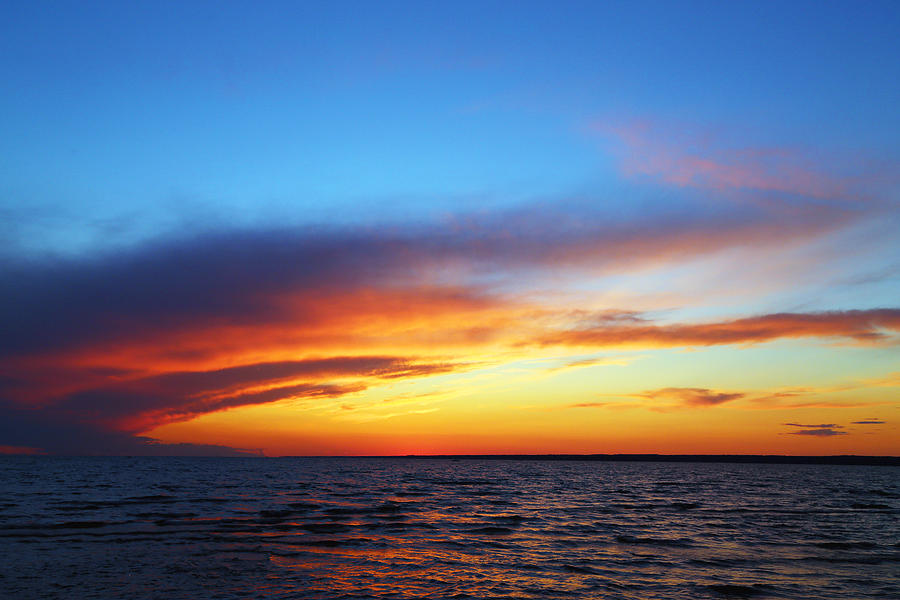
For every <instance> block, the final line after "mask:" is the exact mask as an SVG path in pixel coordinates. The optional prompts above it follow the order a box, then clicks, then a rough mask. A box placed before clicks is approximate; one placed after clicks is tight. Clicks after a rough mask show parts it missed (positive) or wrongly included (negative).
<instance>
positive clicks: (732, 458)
mask: <svg viewBox="0 0 900 600" xmlns="http://www.w3.org/2000/svg"><path fill="white" fill-rule="evenodd" d="M371 458H376V457H374V456H373V457H371ZM381 458H416V459H429V458H431V459H434V458H440V459H455V460H474V459H477V460H553V461H567V460H570V461H574V460H585V461H604V462H698V463H762V464H776V465H779V464H784V465H875V466H895V467H896V466H900V456H856V455H840V456H786V455H780V454H431V455H425V454H410V455H407V456H386V457H381Z"/></svg>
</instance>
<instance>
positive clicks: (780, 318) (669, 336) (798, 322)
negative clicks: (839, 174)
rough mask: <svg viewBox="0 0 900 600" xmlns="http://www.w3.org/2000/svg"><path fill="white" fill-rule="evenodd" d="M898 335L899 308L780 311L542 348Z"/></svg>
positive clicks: (625, 327) (564, 340) (636, 327)
mask: <svg viewBox="0 0 900 600" xmlns="http://www.w3.org/2000/svg"><path fill="white" fill-rule="evenodd" d="M897 332H900V309H888V308H885V309H874V310H848V311H829V312H819V313H776V314H770V315H761V316H756V317H748V318H744V319H735V320H731V321H720V322H712V323H699V324H678V323H675V324H667V325H656V324H652V323H637V324H635V323H633V322H631V321H627V322H620V321H612V322H609V321H606V322H601V323H599V324H596V325H588V326H586V327H576V328H574V329H569V330H565V331H559V332H554V333H550V334H546V335H544V336H541V337H539V338H537V340H536V343H538V344H539V345H542V346H551V345H565V346H587V347H607V346H638V347H672V346H715V345H721V344H756V343H762V342H768V341H772V340H777V339H785V338H807V337H822V338H844V339H850V340H853V341H855V342H859V343H879V342H881V343H888V342H893V341H895V338H896V335H895V334H896V333H897Z"/></svg>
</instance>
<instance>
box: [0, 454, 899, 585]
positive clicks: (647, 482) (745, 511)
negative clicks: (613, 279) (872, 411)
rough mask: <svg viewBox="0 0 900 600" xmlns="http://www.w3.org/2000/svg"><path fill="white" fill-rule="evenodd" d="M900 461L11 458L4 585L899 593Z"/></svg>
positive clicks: (3, 468) (0, 568)
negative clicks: (886, 463) (885, 463)
mask: <svg viewBox="0 0 900 600" xmlns="http://www.w3.org/2000/svg"><path fill="white" fill-rule="evenodd" d="M898 518H900V469H898V468H897V467H863V466H829V465H754V464H695V463H679V464H671V463H670V464H664V463H603V462H547V461H501V460H496V461H493V460H489V461H479V460H457V461H453V460H431V459H428V460H425V459H422V460H415V459H338V458H333V459H221V458H212V459H197V458H185V459H173V458H43V457H41V458H29V457H10V458H3V459H0V524H2V529H0V556H2V557H3V560H2V561H0V597H2V598H25V599H28V598H65V599H67V600H68V599H71V598H104V599H106V598H128V599H130V600H141V599H150V598H266V599H268V598H329V599H330V598H606V599H619V598H621V599H642V600H643V599H648V598H690V599H694V598H744V597H752V598H815V599H828V598H840V599H842V600H843V599H847V598H900V520H898Z"/></svg>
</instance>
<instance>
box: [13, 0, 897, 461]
mask: <svg viewBox="0 0 900 600" xmlns="http://www.w3.org/2000/svg"><path fill="white" fill-rule="evenodd" d="M898 40H900V5H898V4H897V3H896V2H890V1H888V2H875V1H863V2H820V1H818V2H802V1H796V2H758V1H756V2H740V1H734V2H687V1H684V2H671V1H669V2H637V1H629V2H602V3H601V2H511V1H508V2H486V1H479V2H388V1H386V2H328V3H315V2H292V1H291V2H287V1H286V2H279V1H275V0H272V1H269V2H265V3H251V2H158V1H157V2H128V3H123V2H100V1H97V2H45V1H39V2H20V1H18V0H12V1H8V2H4V3H2V6H0V132H2V135H0V452H5V453H40V454H92V455H93V454H129V455H140V454H162V455H165V454H170V455H173V454H174V455H207V454H212V455H246V454H263V455H267V456H280V455H380V454H389V455H394V454H401V455H403V454H488V453H490V454H505V453H516V454H520V453H538V454H544V453H677V454H794V455H832V454H865V455H895V456H896V455H900V235H897V232H898V231H900V110H898V106H900V60H898V56H900V42H898Z"/></svg>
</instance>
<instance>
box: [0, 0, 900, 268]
mask: <svg viewBox="0 0 900 600" xmlns="http://www.w3.org/2000/svg"><path fill="white" fill-rule="evenodd" d="M3 11H4V13H5V14H6V17H5V18H4V19H3V20H2V21H3V24H2V25H0V27H2V28H3V30H2V35H0V39H2V42H0V44H2V47H0V50H2V52H0V74H2V81H3V83H2V86H3V88H4V89H3V93H2V94H0V98H2V99H0V108H2V110H0V127H2V130H3V131H4V132H6V133H5V135H4V136H3V138H2V140H0V144H2V145H0V151H2V156H3V164H4V169H3V170H4V175H3V178H2V180H0V186H2V188H0V189H2V190H3V196H4V199H3V205H4V207H5V210H7V211H13V213H14V215H15V214H18V213H20V212H21V211H23V210H24V211H25V212H32V213H33V212H36V213H38V216H37V217H35V216H32V214H26V215H25V216H24V217H22V218H24V219H26V220H27V221H28V222H29V224H30V225H31V226H32V227H37V223H39V222H42V220H41V219H42V218H46V219H51V220H52V219H54V218H56V217H58V218H59V220H61V221H63V223H59V222H53V223H52V225H51V226H50V228H51V229H52V230H53V232H54V234H53V235H51V236H50V237H49V238H46V237H45V236H42V237H44V239H45V242H44V243H45V244H51V245H53V246H58V248H59V249H60V250H63V251H65V249H66V248H67V247H69V246H71V245H73V244H74V245H82V246H83V245H84V244H87V245H94V244H98V243H100V244H102V243H103V242H102V240H103V239H104V238H106V235H104V234H103V233H100V234H98V235H91V234H90V233H89V231H91V228H92V227H94V228H96V227H100V228H101V229H102V225H103V224H104V223H107V222H108V221H110V220H111V222H112V223H113V225H111V226H114V227H115V228H117V229H121V227H122V226H123V225H124V226H125V229H126V230H128V231H133V232H134V233H135V234H136V235H137V234H143V235H149V234H150V233H151V232H153V231H158V230H159V229H166V228H172V227H180V226H182V224H183V223H182V221H183V220H184V219H187V220H188V221H189V222H190V221H193V220H195V219H204V218H223V219H227V220H232V219H234V220H238V221H250V222H258V221H259V220H264V221H265V220H281V219H284V218H287V217H288V216H290V218H291V219H301V220H310V221H331V222H334V221H335V220H345V219H346V220H363V221H365V220H367V219H372V218H375V217H376V216H379V215H380V216H382V217H384V216H387V217H388V218H392V219H398V218H399V219H402V218H406V217H409V216H412V217H413V218H416V217H422V218H429V217H433V216H434V215H435V214H438V215H439V214H441V213H442V212H443V211H448V210H451V211H452V210H456V209H459V208H467V209H471V208H491V207H494V206H508V205H511V204H515V203H519V202H531V201H534V200H537V199H540V198H545V197H553V198H562V197H567V196H570V197H571V196H594V197H598V196H605V197H607V198H608V197H610V196H613V195H616V196H623V195H624V196H628V195H630V196H631V197H639V196H640V191H639V190H627V189H622V187H621V185H620V182H618V181H616V180H615V179H616V178H615V173H614V165H613V164H612V161H611V157H610V156H609V154H608V153H607V152H606V151H605V150H606V148H605V140H603V139H598V137H597V136H594V135H592V134H591V133H590V131H589V129H590V126H591V124H592V123H593V122H595V121H596V120H598V119H605V120H624V119H633V118H644V117H646V116H648V115H649V116H652V117H653V118H654V119H661V120H665V121H672V122H675V123H682V124H684V126H685V127H712V128H715V129H723V130H725V131H727V132H728V134H729V135H734V136H740V143H743V144H750V145H782V144H794V145H801V146H806V147H808V148H812V149H814V150H817V151H821V152H825V153H827V152H829V151H834V150H835V149H836V148H839V149H841V150H842V151H847V152H855V151H862V152H868V153H877V155H878V157H879V158H884V157H886V156H887V157H891V158H894V159H895V158H896V157H897V154H898V147H897V146H898V142H897V136H896V135H894V133H895V132H896V131H898V129H900V116H898V111H897V110H896V108H895V107H896V106H897V105H898V102H900V66H898V61H897V60H896V58H895V57H896V54H897V43H896V34H897V32H898V24H900V22H898V19H900V17H898V11H897V10H896V5H895V4H893V3H890V2H888V3H874V2H865V3H858V4H857V3H854V4H852V5H851V4H850V3H820V2H814V3H803V2H797V3H787V4H784V3H758V2H752V3H740V2H729V3H719V2H707V3H704V2H700V3H692V2H687V3H672V2H659V3H652V2H651V3H636V2H628V3H596V2H586V3H562V4H551V3H540V2H539V3H512V2H499V3H490V2H488V3H483V2H478V3H428V2H423V3H377V4H376V3H366V2H338V3H328V4H325V3H321V4H320V3H295V2H284V3H278V2H269V3H265V4H263V5H259V6H255V5H252V4H249V3H196V2H189V3H174V2H173V3H157V2H153V3H120V2H109V3H102V2H96V3H79V2H73V3H55V2H53V3H47V2H12V3H6V4H5V6H4V9H3ZM617 186H619V187H617ZM630 201H631V198H628V199H627V200H626V202H630ZM180 213H185V216H182V215H181V214H180ZM44 215H46V216H44ZM63 232H65V234H64V233H63ZM34 233H35V234H38V233H39V232H37V231H35V232H34ZM44 233H45V235H46V232H44ZM97 238H99V239H97ZM30 243H34V240H32V241H31V242H30Z"/></svg>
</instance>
